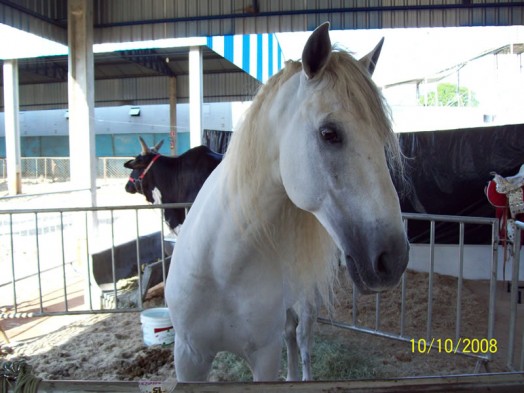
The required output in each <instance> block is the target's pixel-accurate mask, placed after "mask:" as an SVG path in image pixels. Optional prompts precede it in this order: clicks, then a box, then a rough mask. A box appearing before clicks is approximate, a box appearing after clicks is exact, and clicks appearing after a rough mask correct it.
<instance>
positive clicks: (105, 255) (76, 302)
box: [0, 204, 190, 318]
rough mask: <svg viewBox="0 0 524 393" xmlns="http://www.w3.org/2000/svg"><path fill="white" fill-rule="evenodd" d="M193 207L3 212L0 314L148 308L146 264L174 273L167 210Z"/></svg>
mask: <svg viewBox="0 0 524 393" xmlns="http://www.w3.org/2000/svg"><path fill="white" fill-rule="evenodd" d="M189 206H190V205H189V204H164V205H138V206H123V207H94V208H59V209H17V210H3V211H0V244H2V247H1V249H0V270H1V271H2V275H1V276H0V277H1V278H0V299H1V302H2V303H4V304H0V307H2V308H4V309H5V310H6V311H4V312H3V313H1V314H0V318H20V317H39V316H54V315H71V314H89V313H111V312H130V311H139V310H141V309H142V308H143V301H142V299H143V294H144V290H145V289H144V288H142V285H143V278H144V267H147V266H148V264H152V263H157V264H160V269H161V271H162V273H161V275H162V279H164V278H165V277H166V274H167V268H168V263H169V261H168V252H167V250H166V246H165V244H164V241H163V239H164V238H166V237H168V236H166V234H165V231H164V224H163V222H164V218H163V212H164V209H170V208H175V207H176V208H183V209H186V212H187V209H188V208H189ZM144 238H145V239H146V240H147V241H148V242H149V243H144V242H143V241H142V239H144ZM150 239H154V240H155V242H153V243H151V241H150ZM146 247H147V248H148V249H145V248H146ZM155 248H156V249H155ZM123 253H127V254H125V255H124V254H123ZM133 257H134V258H133ZM144 258H145V259H146V260H144ZM129 260H132V263H130V262H129ZM130 275H134V276H136V280H133V281H132V282H131V283H129V282H126V279H128V278H129V277H127V276H130ZM125 292H128V293H127V301H126V302H125V303H124V302H123V301H121V300H120V299H121V297H122V295H123V294H124V293H125ZM107 299H109V300H107ZM108 302H109V303H110V304H109V305H108Z"/></svg>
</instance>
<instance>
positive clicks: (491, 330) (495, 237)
mask: <svg viewBox="0 0 524 393" xmlns="http://www.w3.org/2000/svg"><path fill="white" fill-rule="evenodd" d="M499 228H500V226H499V220H495V221H494V222H493V223H492V224H491V242H492V243H491V245H492V253H491V277H490V280H489V309H488V337H487V338H488V340H491V339H492V338H493V337H494V335H495V309H496V300H497V275H498V261H499V255H498V249H499ZM487 357H488V359H491V357H492V355H491V354H490V353H488V354H487Z"/></svg>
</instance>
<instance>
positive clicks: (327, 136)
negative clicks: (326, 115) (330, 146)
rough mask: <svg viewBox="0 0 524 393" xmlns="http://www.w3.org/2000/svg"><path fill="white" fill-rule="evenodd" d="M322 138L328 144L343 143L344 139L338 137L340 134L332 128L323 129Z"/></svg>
mask: <svg viewBox="0 0 524 393" xmlns="http://www.w3.org/2000/svg"><path fill="white" fill-rule="evenodd" d="M320 136H321V137H322V139H324V140H325V141H326V142H329V143H340V142H342V139H341V138H340V136H339V135H338V132H337V131H335V130H333V129H332V128H321V129H320Z"/></svg>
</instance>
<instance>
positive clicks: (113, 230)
mask: <svg viewBox="0 0 524 393" xmlns="http://www.w3.org/2000/svg"><path fill="white" fill-rule="evenodd" d="M110 212H111V271H112V273H113V293H114V296H115V308H118V292H117V287H116V262H115V227H114V223H115V222H114V214H113V210H110Z"/></svg>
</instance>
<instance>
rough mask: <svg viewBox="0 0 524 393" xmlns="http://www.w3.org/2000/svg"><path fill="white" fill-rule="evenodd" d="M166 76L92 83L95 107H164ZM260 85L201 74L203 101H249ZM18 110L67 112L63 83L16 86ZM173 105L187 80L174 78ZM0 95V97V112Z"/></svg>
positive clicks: (181, 99)
mask: <svg viewBox="0 0 524 393" xmlns="http://www.w3.org/2000/svg"><path fill="white" fill-rule="evenodd" d="M168 85H169V77H167V76H152V77H141V78H126V79H121V78H119V79H103V80H98V81H95V106H97V107H100V106H117V105H147V104H166V103H168V102H169V91H168ZM259 86H260V83H259V82H258V81H256V80H255V79H253V78H252V77H251V76H249V75H247V74H246V73H244V72H237V73H234V74H231V73H230V74H209V75H204V102H231V101H249V100H250V99H251V98H252V97H253V96H254V95H255V93H256V91H257V89H258V88H259ZM19 95H20V109H21V110H37V109H67V107H68V105H67V82H59V83H44V84H26V85H22V86H20V90H19ZM177 102H178V103H187V102H189V77H188V76H187V75H182V76H178V77H177ZM2 108H3V95H0V109H2Z"/></svg>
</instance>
